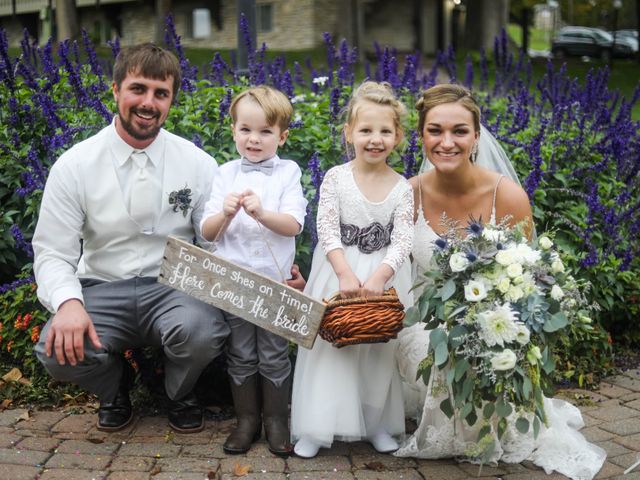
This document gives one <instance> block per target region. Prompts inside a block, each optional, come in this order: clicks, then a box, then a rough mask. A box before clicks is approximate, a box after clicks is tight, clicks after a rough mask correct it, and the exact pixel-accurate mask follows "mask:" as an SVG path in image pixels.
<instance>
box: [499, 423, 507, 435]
mask: <svg viewBox="0 0 640 480" xmlns="http://www.w3.org/2000/svg"><path fill="white" fill-rule="evenodd" d="M506 431H507V419H506V418H501V419H500V420H499V421H498V438H502V436H503V435H504V432H506Z"/></svg>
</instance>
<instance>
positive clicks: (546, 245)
mask: <svg viewBox="0 0 640 480" xmlns="http://www.w3.org/2000/svg"><path fill="white" fill-rule="evenodd" d="M538 245H540V248H541V249H543V250H549V249H550V248H551V247H553V242H552V241H551V240H550V239H549V237H540V238H539V239H538Z"/></svg>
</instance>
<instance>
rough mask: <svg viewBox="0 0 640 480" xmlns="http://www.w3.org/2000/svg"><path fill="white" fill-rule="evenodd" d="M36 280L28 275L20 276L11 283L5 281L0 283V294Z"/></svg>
mask: <svg viewBox="0 0 640 480" xmlns="http://www.w3.org/2000/svg"><path fill="white" fill-rule="evenodd" d="M34 282H35V279H34V278H33V277H26V278H19V279H17V280H14V281H13V282H11V283H5V284H3V285H0V295H2V294H4V293H7V292H12V291H14V290H15V289H16V288H18V287H20V286H22V285H26V284H28V283H34Z"/></svg>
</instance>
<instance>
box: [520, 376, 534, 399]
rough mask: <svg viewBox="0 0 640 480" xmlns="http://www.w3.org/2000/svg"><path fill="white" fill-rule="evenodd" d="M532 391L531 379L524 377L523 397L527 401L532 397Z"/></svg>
mask: <svg viewBox="0 0 640 480" xmlns="http://www.w3.org/2000/svg"><path fill="white" fill-rule="evenodd" d="M532 391H533V384H532V383H531V379H530V378H529V377H524V381H523V382H522V396H523V397H524V398H525V399H528V398H529V397H530V396H531V392H532Z"/></svg>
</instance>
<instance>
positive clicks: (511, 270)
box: [507, 263, 522, 278]
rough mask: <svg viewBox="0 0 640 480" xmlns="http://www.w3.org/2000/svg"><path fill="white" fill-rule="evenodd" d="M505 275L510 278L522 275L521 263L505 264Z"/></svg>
mask: <svg viewBox="0 0 640 480" xmlns="http://www.w3.org/2000/svg"><path fill="white" fill-rule="evenodd" d="M507 275H509V276H510V277H511V278H516V277H519V276H521V275H522V265H520V264H519V263H512V264H511V265H509V266H507Z"/></svg>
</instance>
